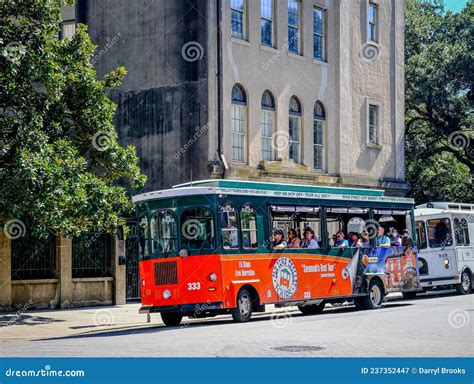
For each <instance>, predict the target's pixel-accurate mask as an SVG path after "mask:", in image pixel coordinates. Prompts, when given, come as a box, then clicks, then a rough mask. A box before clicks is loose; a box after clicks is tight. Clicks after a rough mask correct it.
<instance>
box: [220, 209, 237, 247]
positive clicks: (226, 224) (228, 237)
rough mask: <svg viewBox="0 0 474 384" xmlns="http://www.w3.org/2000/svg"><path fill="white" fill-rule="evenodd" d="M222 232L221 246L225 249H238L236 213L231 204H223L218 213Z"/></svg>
mask: <svg viewBox="0 0 474 384" xmlns="http://www.w3.org/2000/svg"><path fill="white" fill-rule="evenodd" d="M219 217H220V224H221V230H222V246H223V247H224V248H225V249H236V248H239V229H238V224H237V212H236V211H235V208H234V206H233V205H232V204H229V203H227V204H224V205H223V206H222V207H221V209H220V213H219Z"/></svg>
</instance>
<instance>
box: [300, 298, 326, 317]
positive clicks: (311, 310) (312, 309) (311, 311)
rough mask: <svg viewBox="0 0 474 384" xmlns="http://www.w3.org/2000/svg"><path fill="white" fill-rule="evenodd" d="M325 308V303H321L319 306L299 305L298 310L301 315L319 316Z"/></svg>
mask: <svg viewBox="0 0 474 384" xmlns="http://www.w3.org/2000/svg"><path fill="white" fill-rule="evenodd" d="M325 306H326V303H325V302H324V301H322V302H321V303H319V304H311V305H299V306H298V309H299V310H300V311H301V313H302V314H303V315H319V314H320V313H321V312H322V311H323V310H324V307H325Z"/></svg>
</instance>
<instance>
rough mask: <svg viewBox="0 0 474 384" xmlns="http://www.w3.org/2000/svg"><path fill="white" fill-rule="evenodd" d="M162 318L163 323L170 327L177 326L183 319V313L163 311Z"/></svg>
mask: <svg viewBox="0 0 474 384" xmlns="http://www.w3.org/2000/svg"><path fill="white" fill-rule="evenodd" d="M161 320H163V323H165V324H166V325H167V326H168V327H175V326H177V325H179V323H181V320H183V314H182V313H180V312H162V313H161Z"/></svg>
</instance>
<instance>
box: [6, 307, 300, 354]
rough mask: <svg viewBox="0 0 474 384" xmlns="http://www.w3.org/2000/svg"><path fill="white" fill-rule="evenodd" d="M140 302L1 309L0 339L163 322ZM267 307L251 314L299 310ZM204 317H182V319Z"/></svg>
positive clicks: (113, 328) (144, 326) (225, 317)
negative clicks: (140, 310)
mask: <svg viewBox="0 0 474 384" xmlns="http://www.w3.org/2000/svg"><path fill="white" fill-rule="evenodd" d="M140 306H141V304H140V303H133V304H125V305H117V306H102V307H89V308H78V309H64V310H47V311H43V310H36V311H35V310H33V311H26V312H21V311H18V312H3V313H0V342H2V341H12V340H37V339H45V338H55V337H65V336H75V335H84V334H93V333H100V332H107V331H111V330H121V329H123V330H125V329H141V328H150V327H157V326H162V325H163V322H162V321H161V317H160V315H159V314H158V313H154V314H152V315H151V322H150V323H148V322H147V315H146V314H139V313H138V310H139V309H140ZM266 309H267V310H266V312H265V313H255V314H254V315H253V316H254V317H259V316H262V315H263V316H264V315H268V314H270V313H279V312H284V313H286V312H294V311H296V312H298V309H297V308H296V307H288V308H275V307H274V306H273V305H267V307H266ZM229 318H230V315H222V316H218V317H215V318H213V319H214V320H216V319H224V320H229ZM203 320H205V319H188V318H187V317H184V318H183V323H188V322H201V321H203ZM0 345H1V344H0Z"/></svg>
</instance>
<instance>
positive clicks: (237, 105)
mask: <svg viewBox="0 0 474 384" xmlns="http://www.w3.org/2000/svg"><path fill="white" fill-rule="evenodd" d="M246 108H247V97H246V95H245V91H244V89H243V88H242V86H241V85H239V84H236V85H234V87H233V88H232V123H231V125H232V161H234V162H237V163H243V162H244V161H245V131H246V116H245V115H246Z"/></svg>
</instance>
